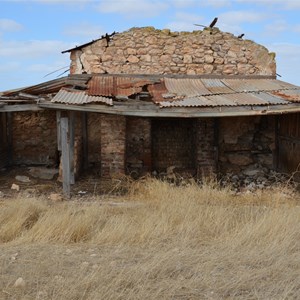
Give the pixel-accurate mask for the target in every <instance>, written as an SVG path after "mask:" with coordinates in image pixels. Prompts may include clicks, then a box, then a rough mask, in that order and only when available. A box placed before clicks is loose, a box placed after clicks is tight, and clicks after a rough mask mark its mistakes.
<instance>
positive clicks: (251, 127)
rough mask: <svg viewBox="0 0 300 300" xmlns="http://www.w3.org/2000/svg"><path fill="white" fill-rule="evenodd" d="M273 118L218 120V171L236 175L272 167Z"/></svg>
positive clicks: (273, 148) (273, 145)
mask: <svg viewBox="0 0 300 300" xmlns="http://www.w3.org/2000/svg"><path fill="white" fill-rule="evenodd" d="M274 151H275V117H274V116H255V117H231V118H223V119H220V126H219V166H220V171H221V172H223V173H225V172H233V173H239V172H240V171H242V170H245V169H247V168H249V167H250V166H253V165H255V164H256V167H258V166H262V167H266V168H272V167H273V157H274V155H273V154H274Z"/></svg>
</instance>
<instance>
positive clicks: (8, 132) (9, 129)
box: [6, 112, 13, 166]
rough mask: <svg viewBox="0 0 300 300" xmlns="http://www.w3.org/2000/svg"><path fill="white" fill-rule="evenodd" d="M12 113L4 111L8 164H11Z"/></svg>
mask: <svg viewBox="0 0 300 300" xmlns="http://www.w3.org/2000/svg"><path fill="white" fill-rule="evenodd" d="M12 132H13V130H12V113H11V112H7V113H6V138H7V151H8V153H7V159H8V166H11V165H12V164H13V146H12Z"/></svg>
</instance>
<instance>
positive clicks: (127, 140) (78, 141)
mask: <svg viewBox="0 0 300 300" xmlns="http://www.w3.org/2000/svg"><path fill="white" fill-rule="evenodd" d="M64 52H69V53H70V58H71V63H70V75H69V76H67V77H64V78H60V79H57V80H52V81H49V82H45V83H42V84H39V85H36V86H32V87H28V88H26V89H19V90H15V91H13V92H6V93H3V95H2V96H1V98H0V99H1V100H0V101H1V102H0V112H2V113H0V122H1V124H2V127H1V130H0V139H1V141H2V143H1V146H0V147H1V148H0V165H2V166H3V165H5V164H8V163H10V164H48V165H51V164H55V163H57V161H58V160H59V156H60V151H61V147H64V146H63V145H61V143H62V142H61V136H60V135H61V133H62V131H61V122H60V121H61V118H68V122H69V129H68V130H69V131H70V132H69V133H68V134H69V140H67V141H66V143H67V144H68V145H66V146H70V147H69V148H70V149H71V150H70V152H69V150H68V155H70V157H71V158H70V159H71V164H70V165H71V166H70V167H71V169H72V171H71V172H73V171H75V172H76V171H79V170H80V168H81V166H82V165H83V164H85V167H91V166H93V167H94V168H96V169H97V170H98V172H99V174H101V176H104V177H111V176H115V175H118V174H131V175H133V176H135V177H138V176H140V175H144V174H146V173H149V172H152V171H157V172H165V171H166V169H167V168H168V167H171V166H173V167H175V168H176V169H175V170H176V172H182V173H188V174H191V175H193V176H198V177H199V176H202V175H204V174H208V173H210V172H215V173H220V174H222V173H223V174H224V173H228V172H233V173H239V172H241V171H243V170H245V169H247V168H249V167H251V166H253V165H260V166H263V167H266V168H269V169H276V170H279V171H282V172H293V171H294V170H295V169H296V168H297V166H298V164H299V162H300V113H299V112H300V87H298V86H294V85H291V84H289V83H286V82H283V81H280V80H278V79H276V63H275V54H274V53H270V52H269V51H268V50H267V49H266V48H265V47H263V46H261V45H258V44H256V43H255V42H253V41H249V40H243V39H241V38H238V37H235V36H234V35H232V34H230V33H224V32H221V31H220V30H218V29H217V28H213V29H210V28H209V29H204V30H203V31H194V32H171V31H170V30H156V29H154V28H152V27H146V28H132V29H130V30H128V31H125V32H123V33H115V34H113V35H106V36H103V37H101V38H100V39H98V40H94V41H91V42H89V43H86V44H84V45H81V46H77V47H75V48H73V49H69V50H66V51H64ZM14 101H15V102H14ZM7 133H8V134H7ZM69 144H70V145H69ZM69 148H68V147H67V148H66V149H69ZM58 150H59V151H58ZM73 158H74V159H73ZM66 168H69V167H68V165H67V166H66Z"/></svg>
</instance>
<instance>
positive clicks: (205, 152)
mask: <svg viewBox="0 0 300 300" xmlns="http://www.w3.org/2000/svg"><path fill="white" fill-rule="evenodd" d="M215 126H216V119H213V118H203V119H196V122H195V132H196V149H197V154H196V157H197V177H198V178H201V177H203V176H204V177H206V176H212V175H213V174H215V173H216V171H217V152H216V146H215V130H216V129H215Z"/></svg>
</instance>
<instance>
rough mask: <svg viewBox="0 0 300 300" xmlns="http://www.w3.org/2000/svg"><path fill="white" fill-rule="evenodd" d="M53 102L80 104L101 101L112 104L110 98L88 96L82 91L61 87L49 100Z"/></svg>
mask: <svg viewBox="0 0 300 300" xmlns="http://www.w3.org/2000/svg"><path fill="white" fill-rule="evenodd" d="M51 102H54V103H65V104H76V105H82V104H87V103H103V104H107V105H113V100H112V99H111V98H107V97H102V96H89V95H87V94H86V93H85V92H84V91H74V90H72V91H71V90H67V89H61V90H60V91H59V92H58V93H57V94H56V95H55V97H54V98H53V99H52V100H51Z"/></svg>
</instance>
